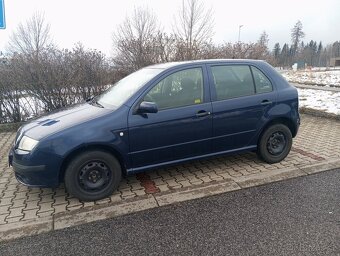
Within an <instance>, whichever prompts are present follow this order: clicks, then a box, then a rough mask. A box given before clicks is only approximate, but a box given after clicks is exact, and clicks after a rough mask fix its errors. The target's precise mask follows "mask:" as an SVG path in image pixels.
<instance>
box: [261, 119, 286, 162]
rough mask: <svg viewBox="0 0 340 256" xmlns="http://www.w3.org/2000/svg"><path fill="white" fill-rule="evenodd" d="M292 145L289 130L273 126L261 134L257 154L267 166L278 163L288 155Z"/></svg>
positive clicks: (282, 126)
mask: <svg viewBox="0 0 340 256" xmlns="http://www.w3.org/2000/svg"><path fill="white" fill-rule="evenodd" d="M292 143H293V139H292V133H291V131H290V130H289V128H288V127H287V126H285V125H283V124H274V125H272V126H270V127H269V128H268V129H267V130H266V131H265V132H264V133H263V134H262V136H261V138H260V141H259V143H258V148H257V154H258V155H259V157H260V158H262V159H263V160H264V161H265V162H267V163H269V164H273V163H278V162H280V161H282V160H283V159H284V158H285V157H286V156H287V155H288V154H289V152H290V149H291V147H292Z"/></svg>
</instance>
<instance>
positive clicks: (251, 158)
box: [0, 115, 340, 226]
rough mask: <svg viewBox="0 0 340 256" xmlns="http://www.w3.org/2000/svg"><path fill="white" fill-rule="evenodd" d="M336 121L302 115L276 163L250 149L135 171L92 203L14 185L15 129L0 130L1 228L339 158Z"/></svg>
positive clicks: (61, 191) (62, 192)
mask: <svg viewBox="0 0 340 256" xmlns="http://www.w3.org/2000/svg"><path fill="white" fill-rule="evenodd" d="M339 134H340V122H339V121H335V120H332V119H326V118H318V117H313V116H309V115H302V124H301V127H300V130H299V133H298V136H297V137H296V138H295V139H294V143H293V148H292V151H291V153H290V154H289V155H288V157H287V158H286V159H285V160H284V161H282V162H281V163H277V164H272V165H269V164H266V163H264V162H262V161H260V160H259V159H258V158H257V157H256V154H255V153H245V154H238V155H233V156H221V157H215V158H210V159H207V160H198V161H193V162H190V163H185V164H180V165H176V166H172V167H169V168H161V169H158V170H155V171H150V172H146V173H140V174H137V175H133V176H129V177H127V178H125V179H123V180H122V181H121V183H120V186H119V189H118V191H117V192H115V193H114V194H113V195H112V196H111V197H109V198H105V199H103V200H100V201H96V202H86V203H84V202H81V201H79V200H78V199H76V198H74V197H72V196H70V195H69V194H68V193H67V191H65V189H64V186H63V185H61V186H60V187H59V188H56V189H46V188H44V189H40V188H28V187H26V186H24V185H21V184H19V183H18V182H17V181H16V179H15V176H14V173H13V170H12V168H10V167H8V162H7V154H8V151H9V149H10V147H11V145H12V143H13V141H14V138H15V133H1V134H0V226H1V225H6V224H9V223H20V222H21V221H26V220H37V221H38V220H39V219H40V218H41V219H42V220H43V219H44V218H46V217H51V216H54V215H55V214H57V213H66V212H72V211H75V210H77V211H79V210H81V209H84V208H87V207H92V206H96V205H105V204H111V203H119V202H123V201H124V200H128V199H130V198H138V197H143V196H145V195H146V194H154V193H158V194H159V193H163V192H165V193H171V192H172V191H174V192H176V189H181V188H187V189H189V190H190V188H191V187H192V188H193V189H194V188H197V186H200V185H202V186H203V185H204V186H207V185H209V184H210V183H211V184H214V182H221V181H223V180H226V181H228V180H232V179H233V178H235V179H236V178H237V177H238V178H240V177H242V176H248V175H252V174H256V173H268V174H269V173H270V172H275V170H278V169H289V168H301V167H304V166H310V165H313V164H317V163H322V162H327V161H329V160H332V159H339V158H340V136H339Z"/></svg>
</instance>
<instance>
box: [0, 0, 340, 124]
mask: <svg viewBox="0 0 340 256" xmlns="http://www.w3.org/2000/svg"><path fill="white" fill-rule="evenodd" d="M159 24H160V22H159V21H158V20H157V17H156V15H155V14H154V13H153V12H152V11H150V10H149V9H147V8H135V9H134V12H133V13H132V15H131V16H127V17H126V18H125V20H124V21H123V22H122V23H121V24H119V25H118V27H117V28H116V29H115V32H114V33H113V36H112V45H113V49H114V54H113V56H111V57H107V56H105V55H104V54H103V53H101V52H100V51H98V50H94V49H85V48H84V46H83V45H82V44H80V43H78V44H76V45H75V46H74V47H73V48H72V49H60V48H59V47H57V46H56V45H55V44H54V43H53V39H52V36H51V33H50V25H49V24H48V23H47V22H46V21H45V18H44V15H43V14H41V13H36V14H34V15H33V16H32V18H31V19H29V20H27V21H26V22H25V23H22V24H19V26H18V27H17V29H16V30H15V31H14V32H13V34H12V36H11V37H10V40H9V42H8V46H7V51H6V54H5V55H1V56H0V123H5V122H21V121H25V120H27V119H29V118H31V117H34V116H37V115H39V114H41V113H42V112H49V111H53V110H56V109H59V108H62V107H65V106H68V105H70V104H73V103H77V102H81V101H84V100H85V99H87V98H89V97H92V96H94V95H97V94H99V93H101V92H102V91H104V90H105V89H107V88H108V86H110V85H112V84H114V83H115V82H116V81H117V80H119V79H120V78H122V77H124V76H126V75H128V74H129V73H131V72H133V71H135V70H138V69H140V68H142V67H145V66H148V65H151V64H156V63H162V62H170V61H184V60H193V59H214V58H240V59H244V58H249V59H263V60H266V61H267V62H269V63H271V64H272V65H275V66H281V67H290V66H291V65H292V64H293V63H294V62H296V61H299V60H302V61H305V62H306V63H308V65H312V66H327V65H328V64H329V60H330V58H331V57H338V56H340V42H334V43H333V44H330V45H327V46H325V47H324V46H323V45H322V42H316V41H313V40H311V41H310V42H308V43H305V42H303V38H304V36H305V34H304V32H303V27H302V23H301V22H300V21H298V22H297V23H296V24H295V26H294V27H293V28H292V30H291V44H288V43H285V44H284V45H283V46H282V47H281V46H280V44H279V43H276V44H275V46H274V49H273V50H271V49H269V47H268V41H269V36H268V34H267V33H266V32H265V31H264V32H263V33H262V34H261V35H260V36H259V39H258V40H257V41H256V42H249V43H245V42H235V43H230V42H226V43H223V44H215V43H214V42H213V41H212V37H213V31H214V20H213V10H212V9H211V8H207V7H206V6H205V5H204V2H203V1H202V0H183V1H182V5H181V7H180V10H178V15H177V16H176V19H175V22H174V24H173V28H172V32H171V33H166V32H164V31H163V29H162V27H161V25H159Z"/></svg>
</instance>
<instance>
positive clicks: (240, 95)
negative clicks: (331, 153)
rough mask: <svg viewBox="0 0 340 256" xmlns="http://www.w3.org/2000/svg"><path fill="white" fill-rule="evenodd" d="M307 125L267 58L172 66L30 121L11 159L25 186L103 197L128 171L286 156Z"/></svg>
mask: <svg viewBox="0 0 340 256" xmlns="http://www.w3.org/2000/svg"><path fill="white" fill-rule="evenodd" d="M299 124H300V118H299V112H298V94H297V90H296V89H295V88H294V87H293V86H291V85H290V84H289V83H288V82H287V81H286V80H285V79H284V78H283V77H282V76H281V75H280V74H278V72H276V71H275V69H274V68H272V67H271V66H270V65H269V64H267V63H266V62H263V61H255V60H204V61H188V62H177V63H166V64H159V65H154V66H149V67H146V68H143V69H141V70H139V71H137V72H135V73H132V74H131V75H129V76H127V77H125V78H124V79H122V80H120V81H119V82H117V83H116V84H115V85H114V86H112V88H110V89H109V90H108V91H106V92H105V93H104V94H102V95H100V96H98V97H96V98H94V99H92V100H91V101H88V102H87V103H83V104H80V105H76V106H73V107H70V108H68V109H66V110H63V111H60V112H57V113H54V114H50V115H47V116H44V117H41V118H39V119H37V120H34V121H31V122H30V123H28V124H26V125H24V126H22V127H21V128H20V129H19V130H18V133H17V137H16V140H15V145H14V147H13V149H12V151H11V153H10V164H12V165H13V168H14V171H15V175H16V177H17V179H18V180H19V181H20V182H21V183H23V184H25V185H28V186H39V187H56V186H58V184H59V183H60V182H64V183H65V186H66V188H67V190H68V192H69V193H71V194H73V195H74V196H76V197H78V198H79V199H81V200H84V201H88V200H98V199H101V198H103V197H106V196H109V195H110V194H112V193H113V191H114V190H116V188H117V187H118V185H119V182H120V179H121V176H122V175H125V174H131V173H136V172H141V171H145V170H149V169H152V168H157V167H160V166H164V165H170V164H176V163H180V162H183V161H188V160H193V159H199V158H202V157H210V156H216V155H220V154H231V153H237V152H242V151H256V152H257V153H258V155H259V156H260V158H262V159H263V160H264V161H266V162H267V163H276V162H279V161H281V160H282V159H284V158H285V157H286V156H287V155H288V153H289V151H290V149H291V146H292V138H293V137H295V136H296V134H297V131H298V127H299Z"/></svg>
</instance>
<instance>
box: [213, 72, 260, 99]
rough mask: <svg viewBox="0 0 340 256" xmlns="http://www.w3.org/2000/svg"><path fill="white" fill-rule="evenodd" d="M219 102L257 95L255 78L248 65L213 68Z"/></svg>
mask: <svg viewBox="0 0 340 256" xmlns="http://www.w3.org/2000/svg"><path fill="white" fill-rule="evenodd" d="M212 74H213V78H214V84H215V88H216V96H217V100H225V99H231V98H237V97H242V96H248V95H252V94H255V87H254V82H253V77H252V74H251V71H250V67H249V66H248V65H228V66H227V65H226V66H214V67H212Z"/></svg>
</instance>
